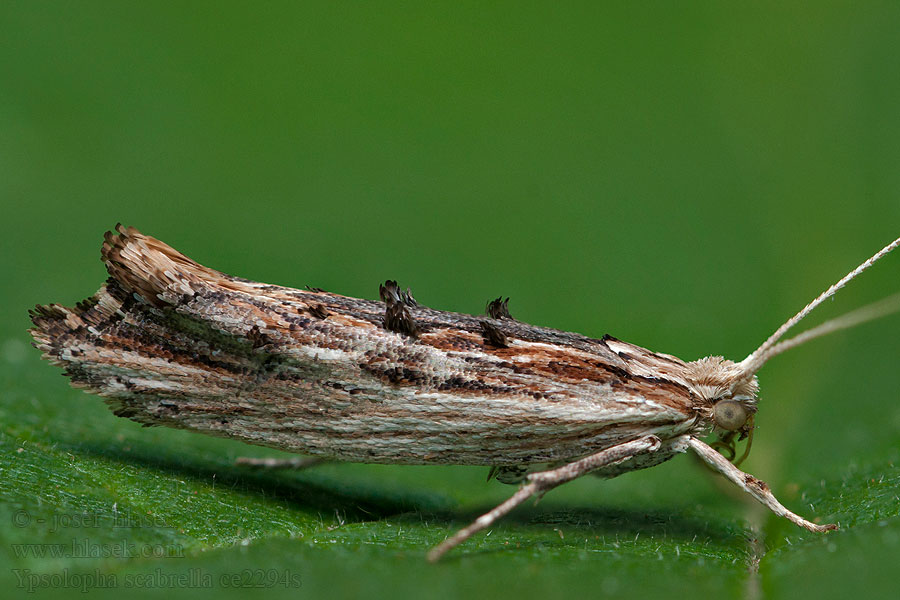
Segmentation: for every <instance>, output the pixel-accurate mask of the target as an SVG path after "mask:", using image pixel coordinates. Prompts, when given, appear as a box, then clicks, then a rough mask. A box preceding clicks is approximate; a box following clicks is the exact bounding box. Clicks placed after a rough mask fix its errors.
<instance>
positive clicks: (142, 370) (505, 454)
mask: <svg viewBox="0 0 900 600" xmlns="http://www.w3.org/2000/svg"><path fill="white" fill-rule="evenodd" d="M116 231H117V233H113V232H107V233H106V236H105V241H104V243H103V247H102V250H101V255H102V258H103V261H104V262H105V263H106V267H107V270H108V271H109V275H110V277H109V279H108V280H107V281H106V283H105V284H104V285H103V286H102V287H101V288H100V290H99V291H98V292H97V293H96V294H94V295H93V296H92V297H90V298H88V299H87V300H84V301H82V302H80V303H79V304H77V305H76V306H75V307H74V308H65V307H63V306H60V305H57V304H50V305H47V306H38V307H36V308H35V309H34V310H33V311H32V312H31V319H32V321H33V322H34V328H33V329H31V330H30V332H31V334H32V336H33V337H34V339H35V346H36V347H37V348H39V349H40V350H41V352H43V355H44V357H45V358H46V359H48V360H49V361H51V362H52V363H53V364H56V365H59V366H61V367H63V368H64V369H65V374H66V375H67V376H68V377H70V378H71V382H72V385H74V386H76V387H80V388H83V389H86V390H88V391H91V392H94V393H96V394H99V395H101V396H103V397H104V398H106V401H107V403H108V404H109V405H110V406H111V408H112V409H113V411H114V412H115V414H116V415H118V416H121V417H128V418H130V419H133V420H135V421H138V422H140V423H143V424H146V425H165V426H169V427H178V428H181V429H189V430H192V431H199V432H203V433H208V434H212V435H217V436H222V437H229V438H234V439H239V440H243V441H245V442H249V443H251V444H258V445H262V446H270V447H273V448H278V449H280V450H286V451H290V452H297V453H301V454H305V455H310V456H312V457H314V458H313V459H312V460H313V461H315V459H316V458H318V459H330V460H340V461H352V462H366V463H392V464H456V465H484V466H488V467H491V475H492V476H493V477H496V478H497V479H498V480H500V481H503V482H506V483H520V482H521V483H522V485H521V487H520V488H519V489H518V491H517V492H516V493H515V494H513V495H512V497H510V498H509V499H508V500H507V501H505V502H503V503H502V504H500V505H499V506H497V507H496V508H494V509H493V510H491V511H490V512H488V513H486V514H484V515H482V516H481V517H479V518H478V519H477V520H476V521H475V522H474V523H472V524H471V525H469V526H468V527H466V528H464V529H462V530H460V531H459V532H458V533H456V534H455V535H453V536H452V537H450V538H448V539H447V540H445V541H444V542H443V543H441V544H440V545H438V546H437V547H435V548H434V549H432V550H431V552H430V553H429V554H428V558H429V560H437V559H438V558H440V556H442V555H443V554H444V553H445V552H446V551H447V550H449V549H451V548H453V547H454V546H456V545H458V544H460V543H461V542H463V541H464V540H465V539H467V538H468V537H470V536H471V535H472V534H474V533H475V532H477V531H479V530H481V529H484V528H485V527H488V526H489V525H490V524H491V523H493V522H494V521H496V520H497V519H498V518H500V517H502V516H503V515H505V514H506V513H508V512H509V511H510V510H512V509H513V508H514V507H516V506H517V505H519V504H521V503H522V502H524V501H525V500H526V499H528V498H529V497H531V496H540V495H542V494H543V493H545V492H546V491H547V490H550V489H552V488H554V487H556V486H558V485H560V484H562V483H565V482H567V481H570V480H572V479H575V478H577V477H580V476H582V475H584V474H586V473H593V474H595V475H599V476H601V477H615V476H616V475H619V474H621V473H624V472H626V471H632V470H635V469H643V468H646V467H650V466H653V465H657V464H659V463H661V462H663V461H666V460H668V459H670V458H672V457H673V456H674V455H675V454H678V453H681V452H685V451H687V450H688V449H691V450H693V451H694V452H695V453H697V455H699V456H700V458H702V459H703V460H704V461H705V462H706V463H708V464H709V465H710V466H711V467H712V468H713V469H715V470H716V471H718V472H720V473H721V474H723V475H724V476H725V477H727V478H728V479H730V480H731V481H733V482H734V483H735V484H736V485H738V486H739V487H740V488H741V489H743V490H744V491H746V492H747V493H749V494H750V495H751V496H753V497H754V498H756V499H757V500H758V501H759V502H761V503H762V504H764V505H765V506H767V507H768V508H769V509H770V510H772V511H773V512H774V513H775V514H777V515H780V516H782V517H785V518H787V519H789V520H790V521H792V522H793V523H795V524H797V525H799V526H800V527H805V528H806V529H809V530H810V531H819V532H821V531H828V530H830V529H835V528H837V525H831V524H827V525H817V524H815V523H811V522H810V521H807V520H806V519H804V518H802V517H800V516H798V515H796V514H794V513H792V512H791V511H789V510H788V509H787V508H785V507H784V506H782V505H781V504H780V503H779V502H778V500H776V499H775V497H774V496H773V495H772V493H771V491H770V490H769V488H768V487H767V486H766V484H765V483H764V482H762V481H760V480H759V479H756V478H755V477H753V476H751V475H748V474H746V473H743V472H742V471H740V470H739V469H738V468H737V467H736V466H735V465H734V464H732V462H731V461H732V460H733V459H734V458H735V456H736V450H735V444H736V442H737V441H738V440H742V439H745V438H748V437H749V436H750V435H751V434H752V431H753V415H754V414H755V413H756V410H757V393H758V389H759V388H758V384H757V380H756V372H757V371H758V370H759V369H760V367H762V366H763V364H765V362H766V361H767V360H768V359H769V358H771V357H773V356H775V355H776V354H779V353H781V352H783V351H784V350H787V349H789V348H791V347H794V346H796V345H798V344H801V343H803V342H805V341H807V340H809V339H812V338H814V337H818V336H820V335H823V334H825V333H828V332H831V331H835V330H838V329H843V328H846V327H850V326H852V325H855V324H857V323H860V322H862V321H866V320H869V319H873V318H876V317H878V316H882V315H884V314H888V313H890V312H894V311H896V310H897V309H898V308H900V299H898V297H892V298H889V299H888V300H887V301H882V302H880V303H877V304H874V305H870V306H868V307H865V308H863V309H860V310H857V311H854V312H852V313H849V314H847V315H845V316H843V317H840V318H838V319H835V320H832V321H829V322H827V323H825V324H823V325H820V326H818V327H816V328H813V329H811V330H809V331H807V332H805V333H802V334H800V335H798V336H797V337H795V338H792V339H789V340H786V341H782V339H781V338H782V337H783V335H784V334H785V333H786V332H787V331H788V330H789V329H790V328H791V327H793V326H794V325H796V324H797V323H798V322H799V321H800V320H801V319H803V318H804V317H805V316H806V315H807V314H809V313H810V312H811V311H812V310H813V309H814V308H815V307H816V306H818V305H819V304H821V303H822V302H823V301H824V300H825V299H826V298H829V297H830V296H832V295H833V294H834V293H835V292H836V291H837V290H838V289H840V288H841V287H843V286H844V285H845V284H846V283H847V282H849V281H850V280H851V279H853V278H855V277H856V276H857V275H859V274H860V273H862V272H863V271H864V270H866V269H867V268H869V267H870V266H871V265H872V264H873V263H874V262H875V261H877V260H878V259H880V258H881V257H882V256H884V255H885V254H887V253H888V252H890V251H891V250H893V249H894V248H895V247H897V246H898V245H900V239H898V240H896V241H894V242H892V243H891V244H889V245H888V246H886V247H885V248H884V249H882V250H881V251H880V252H878V253H877V254H875V255H874V256H873V257H872V258H870V259H869V260H867V261H866V262H864V263H863V264H861V265H860V266H859V267H857V268H856V269H854V270H853V271H852V272H850V273H849V274H848V275H847V276H845V277H844V278H843V279H841V280H840V281H838V282H837V283H836V284H834V285H833V286H831V287H830V288H828V290H826V291H825V292H824V293H822V294H821V295H820V296H819V297H818V298H816V299H815V300H814V301H813V302H811V303H810V304H809V305H807V306H806V307H805V308H804V309H803V310H801V311H800V312H799V313H797V315H795V316H794V317H792V318H791V319H790V320H788V321H787V322H786V323H785V324H784V325H782V326H781V327H779V328H778V330H777V331H776V332H775V333H774V334H772V336H771V337H770V338H769V339H768V340H766V341H765V343H763V344H762V345H761V346H760V347H759V348H757V349H756V350H755V351H754V352H752V353H751V354H750V355H749V356H748V357H747V358H745V359H744V360H742V361H740V362H733V361H730V360H726V359H724V358H722V357H720V356H710V357H706V358H701V359H700V360H696V361H693V362H685V361H683V360H681V359H679V358H676V357H674V356H670V355H668V354H660V353H657V352H651V351H649V350H646V349H644V348H641V347H639V346H635V345H633V344H629V343H627V342H623V341H620V340H617V339H616V338H613V337H611V336H604V337H603V338H600V339H594V338H589V337H585V336H583V335H579V334H577V333H567V332H564V331H558V330H555V329H549V328H545V327H536V326H534V325H528V324H526V323H522V322H520V321H517V320H515V319H514V318H513V317H512V316H511V315H510V313H509V309H508V301H509V299H508V298H507V299H506V300H505V301H502V300H501V299H500V298H498V299H497V300H494V301H493V302H491V303H489V304H488V307H487V311H486V312H487V315H486V316H483V317H475V316H470V315H465V314H459V313H453V312H446V311H440V310H434V309H431V308H427V307H424V306H420V305H419V304H418V303H417V302H416V301H415V299H414V298H413V296H412V294H411V293H410V292H409V290H407V291H406V292H404V291H402V290H401V289H400V288H399V286H398V285H397V283H396V282H394V281H387V282H386V283H385V284H384V285H382V286H381V288H380V297H381V300H380V301H372V300H360V299H357V298H349V297H346V296H341V295H338V294H333V293H329V292H325V291H323V290H321V289H318V288H308V289H306V290H297V289H292V288H287V287H280V286H276V285H268V284H264V283H256V282H253V281H249V280H246V279H241V278H238V277H232V276H229V275H226V274H224V273H220V272H219V271H214V270H213V269H209V268H207V267H204V266H202V265H200V264H198V263H196V262H194V261H193V260H191V259H190V258H188V257H186V256H184V255H183V254H181V253H179V252H177V251H176V250H174V249H172V248H170V247H169V246H167V245H166V244H164V243H162V242H160V241H159V240H156V239H154V238H152V237H149V236H146V235H143V234H141V233H140V232H138V231H137V230H136V229H134V228H131V227H129V228H125V227H122V226H121V225H118V226H117V227H116ZM710 433H712V434H715V435H716V436H717V437H718V441H717V442H715V443H713V444H712V445H709V444H706V443H705V442H703V441H701V439H700V438H701V437H703V436H706V435H708V434H710ZM748 441H749V440H748ZM723 454H727V455H728V456H727V457H726V456H724V455H723ZM745 454H746V453H745ZM264 462H265V464H268V463H269V462H270V461H264ZM301 462H302V464H309V463H310V460H307V461H301Z"/></svg>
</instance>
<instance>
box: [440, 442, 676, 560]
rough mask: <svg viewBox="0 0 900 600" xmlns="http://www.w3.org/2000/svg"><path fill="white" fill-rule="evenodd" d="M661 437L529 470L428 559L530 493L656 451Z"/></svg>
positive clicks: (445, 541) (508, 509)
mask: <svg viewBox="0 0 900 600" xmlns="http://www.w3.org/2000/svg"><path fill="white" fill-rule="evenodd" d="M659 446H660V440H659V438H658V437H656V436H655V435H648V436H646V437H643V438H640V439H637V440H634V441H631V442H625V443H622V444H619V445H618V446H613V447H612V448H607V449H606V450H601V451H600V452H597V453H596V454H591V455H590V456H586V457H584V458H582V459H579V460H576V461H575V462H571V463H568V464H565V465H563V466H561V467H557V468H556V469H551V470H549V471H540V472H538V473H531V474H530V475H528V477H527V478H526V481H527V483H526V484H525V485H523V486H522V487H521V488H519V490H518V491H517V492H516V493H515V494H513V495H512V496H511V497H510V498H509V499H508V500H506V501H505V502H503V503H502V504H499V505H498V506H496V507H495V508H493V509H492V510H490V511H489V512H486V513H485V514H483V515H481V516H480V517H478V518H477V519H475V521H474V522H473V523H472V524H471V525H469V526H468V527H466V528H464V529H460V530H459V531H457V532H456V533H455V534H454V535H453V536H451V537H449V538H447V539H446V540H444V541H443V542H441V543H440V544H438V545H437V546H435V547H434V548H432V549H431V551H429V552H428V560H429V562H435V561H437V560H438V559H440V558H441V557H442V556H443V555H444V554H446V553H447V551H448V550H451V549H452V548H454V547H456V546H458V545H459V544H461V543H463V542H464V541H466V540H467V539H469V538H470V537H472V536H473V535H474V534H475V533H478V532H479V531H481V530H482V529H484V528H486V527H490V525H491V524H492V523H494V522H495V521H496V520H497V519H499V518H501V517H503V516H504V515H506V513H508V512H509V511H511V510H512V509H514V508H515V507H517V506H518V505H520V504H522V503H523V502H525V501H526V500H528V498H530V497H531V496H538V497H540V496H542V495H543V494H545V493H546V492H548V491H550V490H552V489H553V488H555V487H556V486H558V485H562V484H564V483H566V482H569V481H572V480H573V479H576V478H578V477H581V476H582V475H584V474H586V473H590V472H591V471H594V470H596V469H599V468H601V467H608V466H610V465H614V464H616V463H619V462H621V461H623V460H626V459H628V458H631V457H632V456H635V455H638V454H642V453H644V452H655V451H656V450H658V449H659Z"/></svg>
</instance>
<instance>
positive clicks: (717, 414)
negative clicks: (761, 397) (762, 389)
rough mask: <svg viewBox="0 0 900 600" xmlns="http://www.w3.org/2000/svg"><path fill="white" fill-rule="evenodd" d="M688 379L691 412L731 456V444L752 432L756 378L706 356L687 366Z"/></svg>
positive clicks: (720, 358) (719, 357) (729, 362)
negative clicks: (691, 395)
mask: <svg viewBox="0 0 900 600" xmlns="http://www.w3.org/2000/svg"><path fill="white" fill-rule="evenodd" d="M687 379H688V385H689V386H690V388H691V390H692V391H693V392H694V396H695V398H696V401H695V403H694V410H696V411H697V415H698V417H699V419H700V420H701V421H702V422H703V424H705V425H707V426H709V427H710V428H711V429H712V430H713V432H714V433H716V434H717V435H718V436H719V438H720V440H722V443H723V444H726V445H728V446H730V447H731V449H732V452H733V443H732V442H733V441H737V440H742V439H744V438H745V437H747V436H748V435H750V433H751V432H752V431H753V415H754V414H756V401H757V394H758V393H759V383H758V382H757V380H756V376H755V375H750V376H747V374H746V372H745V371H744V370H743V369H741V367H740V365H739V364H738V363H735V362H734V361H730V360H726V359H724V358H722V357H721V356H708V357H706V358H701V359H700V360H696V361H694V362H691V363H688V365H687ZM714 446H715V444H714ZM732 458H733V456H732Z"/></svg>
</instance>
